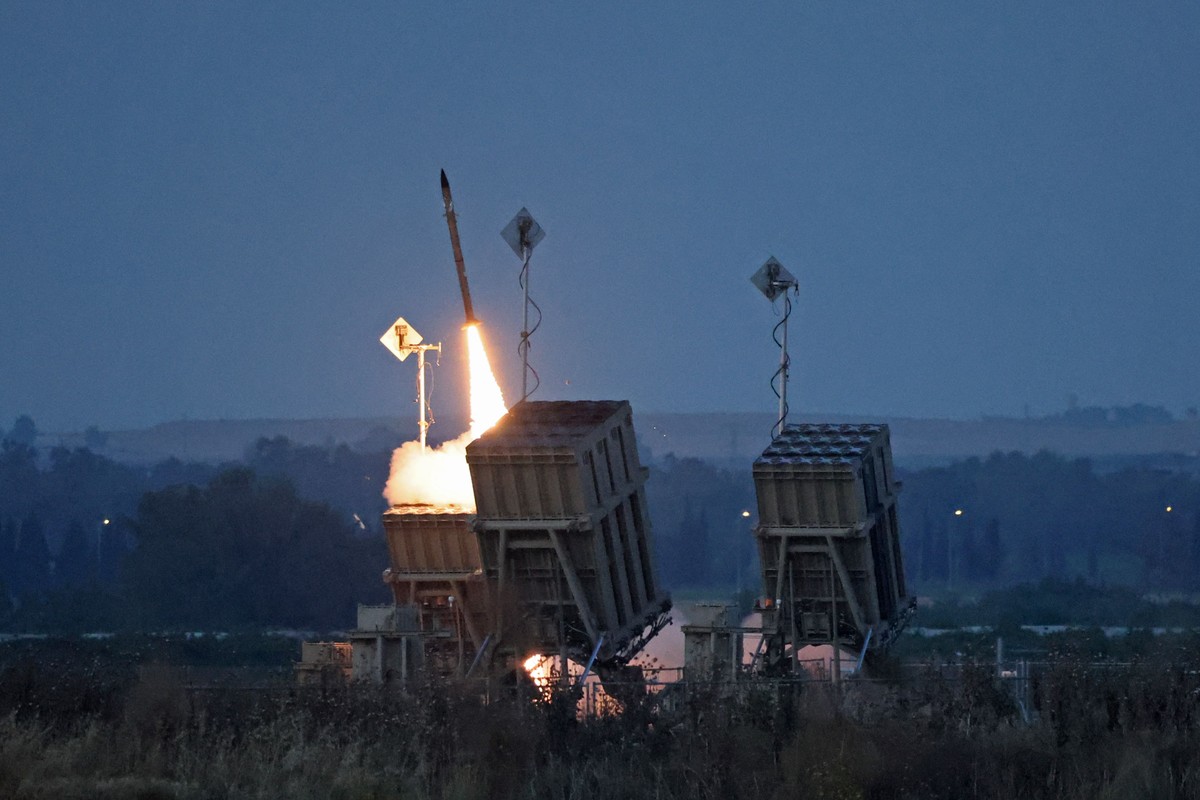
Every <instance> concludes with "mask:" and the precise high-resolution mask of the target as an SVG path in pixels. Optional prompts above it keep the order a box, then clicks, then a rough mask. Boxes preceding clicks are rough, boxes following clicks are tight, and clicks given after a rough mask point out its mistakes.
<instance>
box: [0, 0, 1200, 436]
mask: <svg viewBox="0 0 1200 800" xmlns="http://www.w3.org/2000/svg"><path fill="white" fill-rule="evenodd" d="M0 75H3V79H0V108H3V114H2V115H0V424H2V425H7V424H11V420H12V419H13V418H14V417H15V416H16V415H17V414H21V413H28V414H31V415H33V417H34V418H35V419H36V420H37V421H38V423H39V426H40V427H41V428H43V429H44V430H71V429H79V428H82V427H84V426H86V425H91V424H95V425H98V426H100V427H101V428H121V427H129V426H141V425H146V424H152V423H156V422H160V421H165V420H170V419H178V418H182V417H189V418H193V419H195V418H252V417H324V416H363V415H372V416H374V415H390V414H403V415H409V414H410V413H413V408H414V407H413V406H412V404H411V395H412V393H413V388H412V384H413V379H414V369H413V365H412V363H411V362H406V363H404V364H400V363H398V362H396V361H395V360H394V359H393V357H392V356H391V355H390V354H388V353H387V351H386V350H384V348H383V347H382V346H381V345H380V344H379V343H378V342H377V338H378V336H379V335H380V333H381V332H382V331H383V330H384V328H385V327H387V325H388V324H389V323H390V322H391V321H392V319H394V318H395V316H396V315H398V314H403V315H405V316H406V317H407V318H408V319H409V320H410V321H411V322H412V323H413V324H414V325H415V326H416V327H417V328H418V329H419V330H420V331H421V332H422V333H423V334H424V335H425V336H426V338H427V339H431V340H442V341H444V342H445V344H446V355H445V357H444V358H443V361H442V366H441V367H440V368H438V370H437V373H436V381H437V388H436V393H435V396H434V398H433V399H434V405H435V411H437V410H439V409H440V410H441V411H442V412H443V413H444V414H447V415H455V414H458V413H460V411H461V408H462V405H463V403H462V399H461V387H462V372H463V363H462V358H463V352H462V347H461V344H462V343H461V334H460V332H459V325H460V324H461V321H462V316H461V303H460V300H459V297H458V293H457V284H456V280H455V277H454V271H453V262H452V259H451V253H450V246H449V241H448V236H447V233H446V227H445V223H444V220H443V218H442V215H441V212H442V209H441V198H440V195H439V189H438V170H439V168H445V169H446V171H447V173H448V175H449V176H450V180H451V184H452V186H453V188H454V192H455V201H456V205H457V208H458V211H459V218H460V219H459V221H460V227H461V230H462V234H463V246H464V250H465V253H466V261H467V268H468V272H469V274H470V277H471V282H472V290H473V294H474V300H475V304H476V307H477V311H478V313H479V315H480V317H481V318H482V319H483V320H484V321H485V331H486V336H487V339H488V343H489V347H490V350H491V352H492V354H493V360H494V362H495V365H496V368H497V372H498V373H499V375H500V379H501V382H502V383H503V384H504V385H505V387H506V389H508V392H509V394H510V396H511V394H512V393H513V392H514V391H515V388H516V386H517V385H518V384H519V372H518V361H517V357H516V348H515V345H516V340H517V334H518V331H519V329H520V324H519V323H520V292H519V289H518V287H517V268H518V266H519V265H518V262H517V260H516V258H515V257H514V255H513V254H512V252H511V251H510V250H509V249H508V247H507V246H506V245H505V244H504V242H503V241H502V240H501V238H500V236H499V231H500V229H501V228H502V227H503V226H504V225H505V224H506V223H507V222H508V220H509V219H510V218H511V217H512V215H513V214H514V213H515V212H516V211H517V210H518V209H519V208H520V207H521V206H528V208H529V209H530V210H531V211H532V212H533V214H534V216H535V217H537V219H538V220H539V221H540V222H541V223H542V225H543V226H544V227H545V228H546V230H547V231H548V236H547V238H546V240H545V241H544V242H543V243H542V244H541V245H540V247H539V248H538V249H537V251H536V252H535V254H534V259H533V270H534V273H533V294H534V297H535V299H537V300H538V301H539V302H540V304H541V306H542V308H543V309H544V312H545V322H544V324H543V326H542V328H541V330H540V331H538V333H537V334H535V336H534V339H533V363H534V365H535V366H536V367H537V368H538V370H539V371H540V373H541V375H542V378H543V385H542V388H541V390H540V391H539V393H538V395H537V397H538V398H541V399H559V398H562V399H583V398H628V399H630V400H631V401H632V402H633V404H634V407H635V410H636V409H639V408H640V409H644V410H656V411H664V410H695V411H718V410H737V411H746V410H762V411H769V410H771V409H772V408H773V402H774V398H773V396H772V395H771V393H770V390H769V389H768V388H767V380H768V378H769V377H770V374H771V372H772V370H773V369H774V363H775V361H776V359H777V351H776V350H775V348H774V345H773V344H772V342H771V338H770V332H771V327H772V326H773V324H774V322H775V321H776V319H777V318H776V316H774V313H773V310H772V307H771V305H770V304H769V303H768V302H767V301H766V300H765V299H764V298H763V297H762V296H761V295H759V294H758V293H757V292H756V290H755V289H754V288H753V287H752V286H751V285H750V283H749V282H748V278H749V275H750V274H751V273H752V272H753V271H754V270H755V269H757V268H758V266H759V265H760V264H761V263H762V262H763V261H764V260H765V259H766V258H767V257H768V256H769V255H772V254H773V255H775V256H776V257H777V258H779V259H780V260H781V261H782V262H783V263H784V264H785V265H786V266H787V267H788V268H789V269H790V270H791V271H792V272H793V273H795V274H796V275H797V276H798V277H799V279H800V282H801V292H800V296H799V298H798V300H797V303H796V312H795V316H794V317H793V326H792V342H793V357H794V366H795V372H794V376H793V382H792V385H791V394H792V400H793V403H792V406H793V409H799V410H803V411H809V412H811V411H818V412H841V413H870V414H888V415H907V416H949V417H967V418H969V417H975V416H978V415H980V414H998V415H1012V416H1019V415H1021V414H1022V413H1023V412H1024V409H1025V407H1026V406H1029V407H1030V408H1031V409H1032V410H1033V412H1034V413H1045V412H1050V411H1055V410H1059V409H1061V408H1062V407H1063V406H1064V405H1065V403H1066V397H1067V395H1068V394H1075V395H1077V396H1078V397H1079V401H1080V402H1081V403H1084V404H1093V403H1094V404H1101V405H1111V404H1126V403H1132V402H1137V401H1141V402H1147V403H1154V404H1163V405H1166V406H1167V407H1168V408H1171V409H1172V410H1174V411H1179V410H1181V409H1183V408H1185V407H1187V406H1191V405H1196V404H1200V371H1197V369H1196V367H1195V365H1196V363H1197V353H1196V349H1197V342H1198V341H1200V314H1198V313H1197V311H1196V305H1197V302H1198V299H1200V270H1197V268H1196V267H1197V256H1198V254H1200V5H1197V4H1195V3H1184V2H1170V3H1168V2H1147V3H1125V2H1089V3H1074V2H1070V3H1067V2H1064V3H1045V2H1008V3H986V4H985V3H961V2H944V3H896V2H889V3H873V2H871V3H852V4H851V3H820V4H813V3H801V2H775V3H770V2H768V3H755V4H744V5H736V4H718V3H708V2H687V3H622V2H614V3H591V4H577V3H552V4H549V3H548V4H541V3H519V4H509V3H445V2H431V3H362V2H359V3H329V4H318V3H299V4H297V3H243V2H236V3H224V2H205V3H155V2H136V3H135V2H121V3H82V2H80V3H69V4H64V3H57V2H40V1H39V2H20V3H17V2H7V1H6V2H2V3H0Z"/></svg>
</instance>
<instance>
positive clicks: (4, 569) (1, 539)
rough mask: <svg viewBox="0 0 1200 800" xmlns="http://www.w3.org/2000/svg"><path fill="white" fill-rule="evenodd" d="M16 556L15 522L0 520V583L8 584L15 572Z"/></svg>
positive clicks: (6, 519) (7, 519) (7, 518)
mask: <svg viewBox="0 0 1200 800" xmlns="http://www.w3.org/2000/svg"><path fill="white" fill-rule="evenodd" d="M16 556H17V522H16V520H14V519H13V518H12V517H4V518H0V581H2V582H4V583H8V582H9V581H11V580H12V578H13V574H14V571H15V565H16Z"/></svg>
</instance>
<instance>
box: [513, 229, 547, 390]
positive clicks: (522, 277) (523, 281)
mask: <svg viewBox="0 0 1200 800" xmlns="http://www.w3.org/2000/svg"><path fill="white" fill-rule="evenodd" d="M532 254H533V249H532V248H525V258H524V261H523V263H522V264H521V272H520V273H519V274H518V276H517V285H518V286H520V287H521V291H522V292H524V291H525V287H526V285H527V283H528V281H529V257H530V256H531V255H532ZM525 299H526V300H527V301H528V302H529V305H531V306H533V310H534V311H536V312H537V320H536V321H535V322H534V323H533V327H532V328H530V329H529V330H527V331H521V341H520V342H519V343H518V344H517V355H519V356H520V357H521V362H522V363H523V364H524V365H525V369H526V370H528V371H529V372H530V373H532V374H533V388H532V389H530V390H529V391H528V392H526V394H525V397H522V398H521V399H522V400H525V399H526V398H528V397H529V396H530V395H532V394H533V393H534V392H536V391H537V390H538V387H539V386H541V385H542V378H541V376H540V375H538V372H537V370H536V369H534V368H533V366H531V365H530V363H529V348H530V342H529V337H530V336H533V334H534V333H535V332H536V331H537V329H538V328H540V327H541V326H542V307H541V306H539V305H538V304H537V302H536V301H534V299H533V298H532V297H529V296H528V295H526V298H525Z"/></svg>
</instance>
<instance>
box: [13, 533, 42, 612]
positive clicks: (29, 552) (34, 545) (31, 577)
mask: <svg viewBox="0 0 1200 800" xmlns="http://www.w3.org/2000/svg"><path fill="white" fill-rule="evenodd" d="M13 567H14V574H13V580H12V584H13V592H14V593H15V594H16V595H17V596H18V597H20V596H23V595H27V594H35V593H38V592H42V591H45V590H46V589H47V588H49V585H50V547H49V545H47V544H46V532H45V530H44V529H43V528H42V523H41V521H40V520H39V519H38V518H37V515H36V514H31V515H29V516H28V517H26V518H25V520H24V521H23V522H22V523H21V530H20V532H19V533H18V534H17V546H16V551H15V553H14V557H13Z"/></svg>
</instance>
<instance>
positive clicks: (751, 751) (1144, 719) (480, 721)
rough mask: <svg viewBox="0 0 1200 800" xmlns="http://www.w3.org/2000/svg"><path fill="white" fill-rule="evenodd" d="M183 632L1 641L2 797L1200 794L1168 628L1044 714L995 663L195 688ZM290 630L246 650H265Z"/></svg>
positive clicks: (1195, 721)
mask: <svg viewBox="0 0 1200 800" xmlns="http://www.w3.org/2000/svg"><path fill="white" fill-rule="evenodd" d="M174 647H175V645H172V646H170V647H166V648H164V650H163V651H162V652H155V648H153V647H150V646H144V650H143V652H142V655H143V657H144V660H143V662H142V663H141V664H140V665H136V664H134V663H132V662H131V661H130V656H131V653H130V652H129V651H128V650H127V649H125V648H123V647H122V646H119V645H118V644H116V643H108V644H107V645H105V646H104V647H100V646H98V645H96V644H95V643H91V644H86V645H83V644H79V645H77V646H76V650H75V651H74V652H73V651H72V647H71V645H70V644H68V643H62V642H59V643H56V644H53V645H52V643H51V642H43V643H41V644H35V645H28V644H27V645H26V646H25V647H24V649H20V650H14V649H12V647H11V645H9V646H6V647H5V648H3V649H2V650H0V665H2V666H0V797H4V798H17V799H19V800H28V799H30V798H65V799H66V800H75V799H78V800H83V799H84V798H87V799H89V800H90V799H91V798H103V799H105V800H109V799H111V800H125V799H126V798H130V799H132V798H144V799H146V800H149V799H150V798H205V799H207V798H214V799H215V798H298V799H303V798H346V799H347V800H350V799H351V798H379V799H380V800H382V799H384V798H417V799H418V800H419V799H422V798H430V799H433V798H439V799H440V798H447V799H448V798H643V797H645V798H783V797H803V798H963V797H982V798H1014V797H1021V798H1094V797H1111V798H1131V797H1163V798H1172V797H1178V798H1191V797H1200V747H1198V744H1200V674H1198V673H1197V671H1196V664H1197V661H1196V660H1195V658H1194V655H1195V654H1193V653H1191V652H1190V651H1184V650H1180V649H1179V648H1178V647H1175V649H1174V650H1172V649H1171V648H1172V646H1171V645H1166V644H1164V647H1165V648H1166V650H1165V651H1164V652H1162V653H1159V654H1156V656H1155V657H1154V658H1147V659H1144V660H1140V661H1136V662H1132V663H1126V664H1107V665H1099V666H1097V665H1095V664H1092V663H1090V662H1088V661H1085V660H1081V659H1078V658H1075V657H1073V656H1071V655H1070V654H1059V655H1058V656H1056V659H1057V660H1055V661H1054V662H1053V663H1050V664H1048V665H1047V666H1046V667H1044V668H1043V669H1042V670H1041V671H1040V672H1039V673H1038V675H1037V676H1036V680H1035V681H1034V682H1033V684H1032V685H1031V687H1030V692H1029V697H1030V698H1031V706H1032V707H1031V708H1029V709H1027V710H1028V711H1029V712H1031V715H1032V716H1031V721H1030V722H1028V723H1027V722H1025V721H1024V718H1023V715H1022V713H1021V712H1020V710H1019V709H1018V707H1017V705H1016V703H1014V700H1013V697H1012V696H1011V695H1010V693H1009V692H1008V691H1007V690H1006V689H1005V688H1004V687H1003V686H1001V684H1000V683H999V682H998V681H997V680H996V679H995V678H994V677H993V675H992V669H991V668H990V667H988V666H986V665H982V664H980V665H972V664H970V663H968V664H966V665H960V666H958V667H955V668H953V669H951V670H946V669H938V668H933V667H930V668H927V669H925V670H919V671H917V672H916V673H915V674H913V673H911V671H910V674H909V675H908V676H907V677H905V678H903V679H899V678H893V679H887V678H886V677H885V678H881V679H878V680H872V681H852V682H848V683H846V684H844V685H843V687H842V688H840V689H838V688H836V687H832V686H829V685H828V684H802V685H799V684H796V685H788V684H786V683H785V684H767V683H763V684H759V685H756V686H746V685H741V686H739V687H738V688H737V689H736V690H735V691H730V690H729V688H728V687H720V686H712V685H704V684H699V685H693V686H690V687H688V688H686V689H684V688H677V689H675V690H670V691H668V692H666V693H664V694H662V695H659V696H658V697H657V698H655V699H653V700H647V701H646V702H640V703H639V702H634V703H632V704H631V705H630V707H629V708H627V709H626V710H625V713H623V714H621V715H616V716H609V717H601V718H592V719H579V718H577V716H576V713H575V706H574V703H573V699H572V698H570V697H566V696H560V697H559V698H558V699H554V700H551V701H541V702H535V701H534V700H532V699H531V698H532V696H533V693H532V692H530V691H520V690H519V689H516V688H511V687H510V688H509V689H503V688H496V687H493V699H492V701H491V702H490V703H484V702H483V701H482V699H481V696H480V693H479V692H478V690H477V688H478V687H477V686H470V687H467V686H456V685H454V684H438V685H430V686H424V687H421V688H419V689H415V690H413V691H411V692H409V693H398V692H389V691H383V690H379V689H372V688H338V689H331V690H324V691H322V690H306V691H300V690H298V689H296V688H294V687H291V686H290V685H288V684H286V683H282V682H275V683H273V684H271V685H270V686H266V685H263V686H258V687H257V688H246V687H239V686H236V685H233V684H230V685H228V686H225V687H209V688H207V689H204V690H198V689H196V688H194V687H192V688H189V686H188V685H187V683H186V678H187V676H188V675H189V674H190V673H188V672H185V671H182V670H181V669H180V668H179V666H178V665H177V664H175V665H172V664H167V663H164V655H171V654H172V653H173V657H174V658H175V659H176V660H178V658H179V657H180V653H179V651H178V650H177V649H173V648H174ZM274 647H275V645H270V646H265V652H266V653H267V654H268V655H264V654H263V653H264V648H259V649H256V648H253V647H248V646H246V645H245V644H243V645H239V646H238V649H239V650H240V651H244V652H245V653H252V652H253V653H257V655H256V656H255V657H254V658H255V663H256V664H257V665H258V666H257V669H260V670H261V668H262V666H263V662H269V661H270V660H271V659H272V658H274V657H275V656H272V655H269V654H270V653H272V652H274V651H273V649H272V648H274ZM214 650H216V651H219V650H220V648H219V647H216V646H214ZM229 656H230V654H229V653H224V654H221V653H219V652H205V651H204V650H203V649H201V650H200V651H198V652H192V653H190V657H191V658H193V659H195V658H196V657H201V658H203V659H207V660H208V661H210V662H212V661H218V662H219V661H224V660H227V658H228V657H229ZM1172 656H1174V658H1173V659H1172V658H1171V657H1172ZM121 664H125V665H126V666H125V667H122V666H121ZM897 674H899V673H897Z"/></svg>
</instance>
